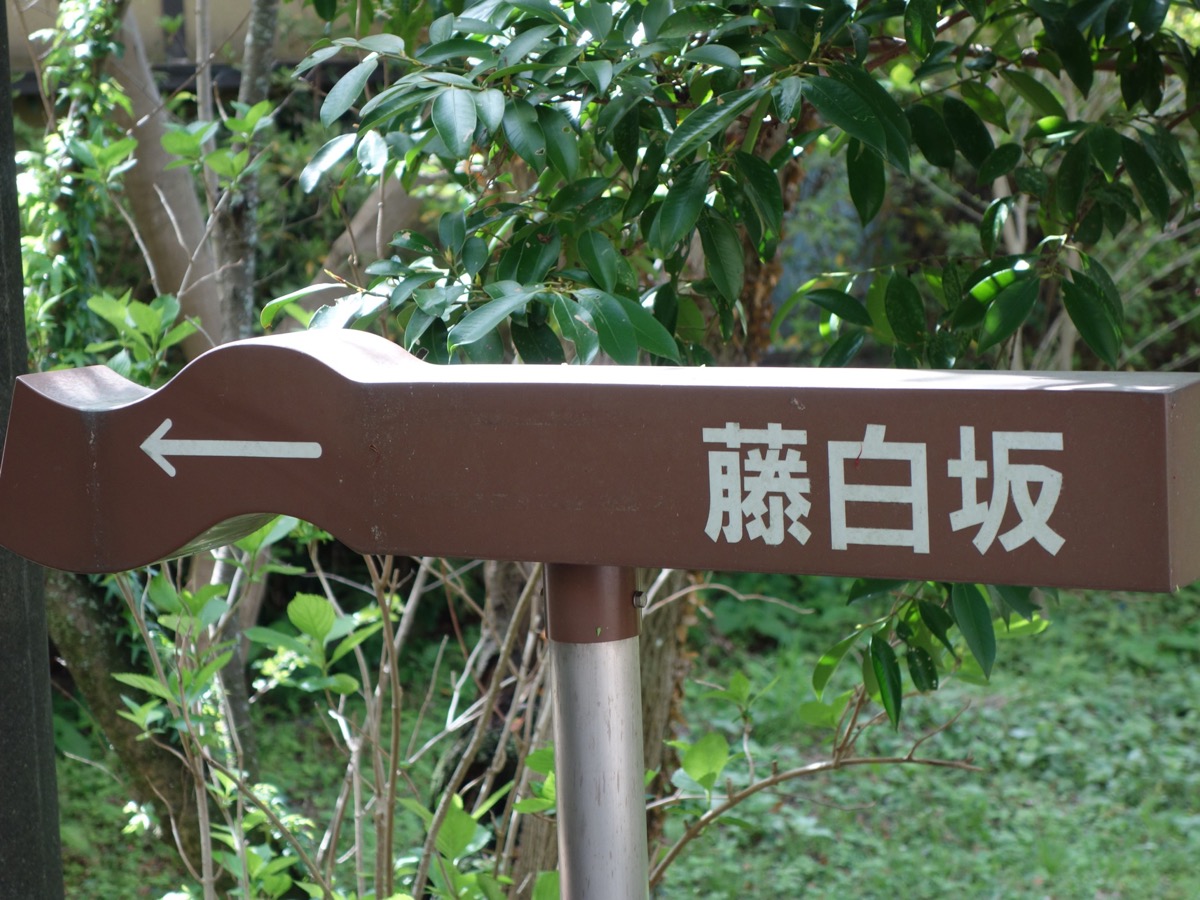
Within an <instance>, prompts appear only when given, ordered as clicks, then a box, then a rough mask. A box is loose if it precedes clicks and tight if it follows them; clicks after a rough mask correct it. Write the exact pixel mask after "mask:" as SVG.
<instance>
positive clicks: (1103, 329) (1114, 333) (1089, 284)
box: [1062, 272, 1121, 366]
mask: <svg viewBox="0 0 1200 900" xmlns="http://www.w3.org/2000/svg"><path fill="white" fill-rule="evenodd" d="M1062 292H1063V306H1064V307H1065V308H1066V310H1067V315H1069V316H1070V317H1071V321H1072V322H1074V323H1075V327H1076V328H1077V329H1078V330H1079V336H1080V337H1082V338H1083V340H1084V342H1085V343H1086V344H1087V345H1088V346H1089V347H1091V348H1092V351H1093V352H1094V353H1095V354H1096V355H1097V356H1099V357H1100V358H1101V359H1102V360H1104V361H1105V362H1106V363H1108V364H1109V365H1110V366H1116V364H1117V354H1118V353H1120V350H1121V323H1120V322H1119V321H1114V320H1113V316H1112V311H1111V309H1110V308H1109V304H1108V303H1107V302H1106V301H1105V299H1104V297H1103V296H1102V295H1101V292H1100V289H1099V288H1098V287H1097V285H1096V283H1095V282H1094V281H1092V280H1091V279H1090V278H1088V277H1087V276H1085V275H1083V274H1082V273H1080V272H1075V273H1074V278H1073V279H1072V280H1071V281H1063V283H1062Z"/></svg>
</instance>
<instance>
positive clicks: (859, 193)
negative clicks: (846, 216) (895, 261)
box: [846, 138, 887, 225]
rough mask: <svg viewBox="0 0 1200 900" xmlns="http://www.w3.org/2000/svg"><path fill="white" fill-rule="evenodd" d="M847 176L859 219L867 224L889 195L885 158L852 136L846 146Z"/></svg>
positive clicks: (851, 197) (877, 212)
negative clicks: (884, 166) (884, 167)
mask: <svg viewBox="0 0 1200 900" xmlns="http://www.w3.org/2000/svg"><path fill="white" fill-rule="evenodd" d="M846 176H847V180H848V182H849V186H850V199H851V200H852V201H853V202H854V208H855V209H856V210H857V211H858V218H859V221H861V222H862V224H863V225H867V224H869V223H870V222H871V221H872V220H873V219H874V218H875V216H876V215H878V214H879V210H880V209H882V208H883V198H884V197H885V196H886V195H887V177H886V176H885V175H884V172H883V160H882V159H881V158H880V156H879V154H878V153H876V152H875V151H874V150H871V149H870V148H869V147H867V146H866V145H865V144H863V143H860V142H859V141H857V140H855V139H853V138H852V139H851V140H850V144H849V146H848V147H847V148H846Z"/></svg>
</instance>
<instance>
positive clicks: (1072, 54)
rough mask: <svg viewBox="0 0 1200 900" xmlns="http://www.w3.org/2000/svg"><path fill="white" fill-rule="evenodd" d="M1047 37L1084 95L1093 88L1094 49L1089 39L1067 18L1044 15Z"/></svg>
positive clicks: (1043, 20) (1043, 22)
mask: <svg viewBox="0 0 1200 900" xmlns="http://www.w3.org/2000/svg"><path fill="white" fill-rule="evenodd" d="M1042 24H1043V25H1044V26H1045V29H1046V38H1047V40H1048V42H1049V44H1050V46H1051V47H1052V48H1053V49H1054V52H1055V53H1057V54H1058V58H1059V59H1060V60H1062V64H1063V68H1064V69H1066V70H1067V75H1068V76H1069V77H1070V79H1071V80H1072V81H1073V82H1075V86H1076V87H1077V88H1079V91H1080V93H1082V94H1083V96H1085V97H1086V96H1087V95H1088V92H1089V91H1091V89H1092V76H1093V74H1094V73H1093V69H1092V51H1091V48H1089V47H1088V43H1087V40H1086V39H1085V38H1084V36H1083V35H1082V34H1080V33H1079V31H1078V29H1076V28H1075V26H1074V25H1073V24H1072V23H1071V22H1069V21H1065V20H1060V19H1055V18H1052V17H1043V19H1042Z"/></svg>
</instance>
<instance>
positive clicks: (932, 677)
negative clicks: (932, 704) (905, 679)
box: [905, 647, 938, 693]
mask: <svg viewBox="0 0 1200 900" xmlns="http://www.w3.org/2000/svg"><path fill="white" fill-rule="evenodd" d="M905 656H906V657H907V661H908V675H909V677H910V678H912V683H913V687H915V688H916V689H917V690H918V691H921V692H922V693H924V692H926V691H936V690H937V689H938V670H937V663H935V662H934V661H933V657H932V656H930V655H929V651H928V650H926V649H925V648H924V647H909V648H908V652H907V653H906V654H905Z"/></svg>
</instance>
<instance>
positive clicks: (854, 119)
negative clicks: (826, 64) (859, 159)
mask: <svg viewBox="0 0 1200 900" xmlns="http://www.w3.org/2000/svg"><path fill="white" fill-rule="evenodd" d="M804 97H805V99H806V100H808V102H809V103H811V104H812V105H813V106H815V107H816V109H817V112H819V113H820V114H821V118H823V119H824V120H825V121H826V122H828V123H829V124H831V125H835V126H836V127H838V128H840V129H841V130H842V131H844V132H846V134H848V135H849V136H850V137H852V138H857V139H858V140H860V141H862V142H863V143H864V144H866V145H867V146H868V147H871V148H873V149H874V150H876V151H878V152H879V153H886V152H887V135H886V133H885V131H884V127H883V122H882V121H881V120H880V117H879V115H878V114H877V113H876V112H875V110H874V109H873V108H872V106H871V104H870V103H868V102H867V101H866V100H865V99H864V98H863V97H862V96H861V94H860V93H859V92H858V90H856V89H855V88H854V87H851V86H850V85H849V84H846V83H844V82H842V81H839V80H838V79H836V78H830V77H827V76H824V75H813V76H811V77H809V78H806V79H805V80H804Z"/></svg>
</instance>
